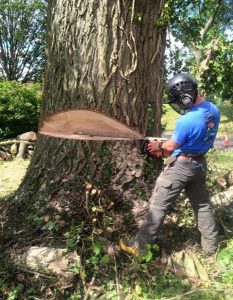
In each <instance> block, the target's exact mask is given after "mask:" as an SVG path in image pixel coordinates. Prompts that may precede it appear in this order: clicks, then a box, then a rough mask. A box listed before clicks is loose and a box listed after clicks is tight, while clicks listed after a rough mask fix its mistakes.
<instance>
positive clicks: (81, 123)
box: [39, 109, 143, 140]
mask: <svg viewBox="0 0 233 300" xmlns="http://www.w3.org/2000/svg"><path fill="white" fill-rule="evenodd" d="M39 132H40V133H41V134H43V135H49V136H53V137H60V138H65V139H77V140H114V139H116V140H129V139H142V138H143V136H142V135H141V134H140V133H139V132H137V131H134V130H132V129H130V128H128V127H127V126H125V125H123V124H121V123H120V122H118V121H116V120H114V119H112V118H110V117H108V116H106V115H104V114H101V113H99V112H96V111H90V110H84V109H81V110H76V109H70V110H66V111H61V112H58V113H55V114H53V115H49V116H47V117H46V118H45V120H44V121H43V122H42V124H41V126H40V128H39Z"/></svg>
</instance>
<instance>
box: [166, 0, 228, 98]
mask: <svg viewBox="0 0 233 300" xmlns="http://www.w3.org/2000/svg"><path fill="white" fill-rule="evenodd" d="M164 15H166V20H167V24H169V30H170V32H171V33H172V35H173V36H174V37H175V41H176V42H177V41H179V42H181V43H182V44H183V47H182V48H178V47H175V48H174V47H173V48H172V49H170V53H169V57H168V58H167V63H168V64H169V65H170V67H169V70H167V72H169V73H177V72H180V71H186V72H190V73H191V74H193V75H194V76H195V77H196V78H197V79H198V81H199V86H200V89H201V90H202V91H204V93H205V94H207V95H208V96H211V97H213V98H214V99H215V100H218V101H220V100H226V99H229V100H230V99H231V97H232V85H233V81H232V80H233V79H232V78H233V76H232V46H233V45H232V36H231V37H230V36H229V32H232V29H233V23H232V16H233V7H232V3H231V1H229V0H227V1H213V0H204V1H202V0H195V1H181V0H175V1H173V0H169V1H167V5H166V9H165V12H164ZM169 60H170V63H169Z"/></svg>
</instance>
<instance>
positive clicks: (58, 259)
mask: <svg viewBox="0 0 233 300" xmlns="http://www.w3.org/2000/svg"><path fill="white" fill-rule="evenodd" d="M11 256H12V259H13V261H14V262H15V264H16V265H17V266H19V267H21V266H22V267H24V268H28V269H29V270H33V271H36V272H41V273H42V274H49V273H51V274H56V275H59V276H62V277H65V278H69V279H72V278H73V277H74V273H73V272H72V271H71V269H70V264H72V263H76V264H78V265H79V264H80V257H79V256H78V255H77V253H76V252H72V253H67V249H60V248H51V247H40V246H32V247H30V248H29V249H27V250H26V251H25V252H24V253H22V254H17V253H14V252H12V253H11Z"/></svg>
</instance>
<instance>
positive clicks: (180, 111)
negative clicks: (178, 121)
mask: <svg viewBox="0 0 233 300" xmlns="http://www.w3.org/2000/svg"><path fill="white" fill-rule="evenodd" d="M168 104H169V105H170V106H171V108H173V109H174V110H175V111H176V112H177V113H178V114H180V115H184V114H185V113H186V111H187V108H185V107H184V105H182V104H181V103H179V102H176V101H174V100H173V101H168Z"/></svg>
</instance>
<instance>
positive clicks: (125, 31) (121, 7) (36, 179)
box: [16, 0, 165, 219]
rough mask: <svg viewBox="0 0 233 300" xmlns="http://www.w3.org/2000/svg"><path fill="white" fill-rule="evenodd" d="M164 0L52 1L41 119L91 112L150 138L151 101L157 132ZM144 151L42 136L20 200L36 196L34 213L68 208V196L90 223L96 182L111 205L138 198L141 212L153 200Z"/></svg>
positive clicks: (121, 144)
mask: <svg viewBox="0 0 233 300" xmlns="http://www.w3.org/2000/svg"><path fill="white" fill-rule="evenodd" d="M163 2H164V1H163V0H160V1H154V0H153V1H148V0H144V1H141V0H140V1H139V0H137V1H136V0H133V1H132V0H128V1H125V0H116V1H109V0H103V1H97V0H91V1H83V0H82V1H81V0H69V1H68V0H64V1H55V0H51V1H49V18H48V20H49V33H48V47H47V57H48V58H47V68H46V76H45V85H44V99H43V104H42V109H41V121H43V120H44V118H45V117H46V116H47V115H48V114H52V113H53V112H59V111H61V110H64V109H80V108H82V109H83V108H87V109H90V110H97V111H100V112H102V113H104V114H106V115H108V116H110V117H113V118H114V119H116V120H118V121H119V122H121V123H122V124H125V125H127V126H128V127H129V128H131V129H133V130H135V131H137V132H139V133H140V134H142V135H145V133H146V128H147V122H148V120H147V108H148V104H149V103H152V105H153V107H155V108H156V110H155V120H156V121H155V125H154V128H155V132H154V133H155V134H156V135H158V134H159V130H160V116H161V97H162V77H163V55H164V47H165V30H164V29H161V28H158V27H156V26H155V20H156V19H158V18H159V16H160V14H161V11H162V8H163ZM138 148H139V147H138V145H137V142H135V141H121V142H119V141H117V142H116V141H85V140H83V141H71V140H65V139H58V138H55V137H50V136H44V135H39V136H38V140H37V144H36V150H35V153H34V156H33V158H32V162H31V164H30V167H29V169H28V172H27V175H26V177H25V179H24V181H23V183H22V184H21V187H20V189H19V191H18V193H17V196H16V200H17V201H18V202H19V203H20V202H21V203H22V201H23V200H25V201H26V200H27V199H30V201H33V202H34V206H35V207H36V208H38V209H42V210H45V209H46V208H48V209H49V208H51V203H55V204H54V205H53V208H57V207H60V206H62V207H63V208H64V205H65V204H64V203H65V202H66V200H67V199H69V200H70V201H68V202H69V203H68V206H69V205H71V206H72V205H73V207H70V208H69V209H70V211H72V212H74V209H75V210H76V211H77V209H79V214H80V215H81V214H83V215H82V216H83V218H89V212H90V209H91V204H90V201H89V200H90V198H89V196H88V195H89V194H88V193H89V190H88V189H87V184H90V185H91V186H92V187H95V188H94V190H95V191H98V193H99V195H102V199H105V205H109V207H111V199H112V201H115V203H117V202H119V201H121V200H122V199H125V200H132V199H134V200H135V206H134V209H135V210H137V207H139V206H140V205H138V203H139V202H140V201H141V200H140V199H139V198H140V197H141V196H142V194H143V195H144V197H145V198H148V190H150V191H151V186H150V185H149V184H148V185H145V181H146V180H148V179H149V178H150V177H151V173H153V170H155V169H156V168H155V167H154V166H153V167H151V164H149V165H150V166H149V169H146V166H147V164H148V162H147V161H145V159H144V157H142V156H140V155H139V153H138ZM152 165H153V164H152ZM153 176H156V172H154V173H153ZM150 183H151V182H150ZM74 186H75V193H74V194H72V192H71V190H72V188H73V187H74ZM92 190H93V188H92ZM60 193H63V194H65V199H64V197H63V200H64V201H63V204H62V205H61V202H62V201H60V204H58V203H57V202H59V201H58V199H59V197H60V196H61V195H60ZM66 193H67V194H66ZM71 194H72V195H73V196H72V197H71ZM139 194H140V195H141V196H140V197H139ZM68 195H69V196H68ZM71 198H72V199H71ZM77 199H78V200H77ZM106 199H108V201H107V200H106ZM109 201H110V202H109ZM70 203H71V204H70ZM106 203H107V204H106ZM145 206H146V204H145ZM62 207H60V208H59V209H60V213H62V211H63V208H62ZM140 207H142V206H140ZM59 209H58V210H59ZM69 209H68V210H69ZM140 210H142V208H140ZM37 212H39V210H37ZM41 214H43V212H41ZM68 215H69V214H68ZM137 215H138V214H137ZM69 217H70V215H69ZM81 219H82V218H81Z"/></svg>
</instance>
